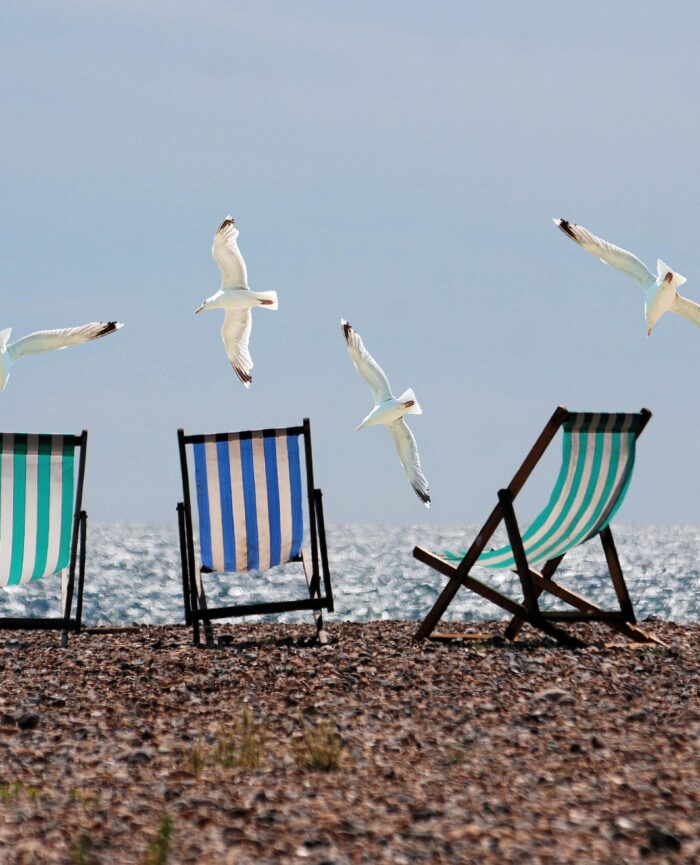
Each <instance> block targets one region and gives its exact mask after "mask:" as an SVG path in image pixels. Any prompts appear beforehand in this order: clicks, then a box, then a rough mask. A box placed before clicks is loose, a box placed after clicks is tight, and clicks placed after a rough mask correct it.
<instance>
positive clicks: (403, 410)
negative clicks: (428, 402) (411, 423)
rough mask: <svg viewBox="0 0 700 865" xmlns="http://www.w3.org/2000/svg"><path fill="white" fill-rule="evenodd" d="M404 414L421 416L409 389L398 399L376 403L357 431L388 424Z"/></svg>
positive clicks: (420, 410)
mask: <svg viewBox="0 0 700 865" xmlns="http://www.w3.org/2000/svg"><path fill="white" fill-rule="evenodd" d="M405 414H423V410H422V409H421V407H420V406H419V405H418V402H417V400H416V396H415V394H414V393H413V391H412V390H411V388H409V389H408V390H406V391H404V392H403V393H402V394H401V396H400V397H393V396H391V397H389V398H388V399H385V400H383V401H382V402H380V403H377V405H375V407H374V408H373V409H372V411H371V412H370V413H369V414H368V415H367V417H366V418H365V419H364V420H363V421H362V423H361V424H360V425H359V426H358V427H357V429H358V430H361V429H364V428H365V427H366V426H376V425H377V424H390V423H393V422H394V421H397V420H398V419H399V418H401V417H403V416H404V415H405Z"/></svg>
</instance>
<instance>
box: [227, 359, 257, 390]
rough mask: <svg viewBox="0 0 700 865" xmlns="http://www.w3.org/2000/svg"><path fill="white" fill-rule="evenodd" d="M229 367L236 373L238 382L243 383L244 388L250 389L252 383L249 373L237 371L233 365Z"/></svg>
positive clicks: (241, 370)
mask: <svg viewBox="0 0 700 865" xmlns="http://www.w3.org/2000/svg"><path fill="white" fill-rule="evenodd" d="M231 366H232V367H233V371H234V372H235V373H236V375H237V376H238V378H240V380H241V381H242V382H243V384H244V385H245V386H246V387H250V383H251V382H252V381H253V376H252V375H251V374H250V373H249V372H246V371H245V370H243V369H238V367H237V366H235V365H234V364H231Z"/></svg>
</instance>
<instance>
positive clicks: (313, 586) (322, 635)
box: [301, 550, 328, 646]
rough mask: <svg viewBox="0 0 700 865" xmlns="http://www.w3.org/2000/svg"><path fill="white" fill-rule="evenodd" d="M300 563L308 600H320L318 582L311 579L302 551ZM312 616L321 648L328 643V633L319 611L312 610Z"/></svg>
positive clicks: (311, 575) (311, 574) (309, 569)
mask: <svg viewBox="0 0 700 865" xmlns="http://www.w3.org/2000/svg"><path fill="white" fill-rule="evenodd" d="M301 562H302V564H303V566H304V576H305V577H306V585H307V586H308V588H309V597H310V598H320V597H321V591H320V585H319V580H318V578H316V579H315V580H314V578H313V572H312V567H311V565H310V564H309V559H308V557H307V556H306V555H304V550H302V551H301ZM311 612H312V613H313V614H314V622H315V624H316V637H317V639H318V642H319V644H320V645H321V646H325V645H327V643H328V632H327V631H326V629H325V627H324V624H323V614H322V613H321V610H320V609H319V610H312V611H311Z"/></svg>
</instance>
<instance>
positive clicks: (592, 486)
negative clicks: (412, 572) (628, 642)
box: [413, 407, 658, 645]
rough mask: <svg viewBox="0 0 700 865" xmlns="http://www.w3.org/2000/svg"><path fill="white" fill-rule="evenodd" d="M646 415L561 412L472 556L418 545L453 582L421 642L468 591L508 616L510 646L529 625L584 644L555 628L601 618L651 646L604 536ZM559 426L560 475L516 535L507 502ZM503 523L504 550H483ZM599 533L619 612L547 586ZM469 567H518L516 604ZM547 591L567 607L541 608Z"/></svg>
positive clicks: (501, 499) (503, 495)
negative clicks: (571, 555) (576, 549)
mask: <svg viewBox="0 0 700 865" xmlns="http://www.w3.org/2000/svg"><path fill="white" fill-rule="evenodd" d="M650 417H651V412H650V411H648V409H642V411H641V412H639V413H638V414H619V413H618V414H603V413H590V412H569V411H567V410H566V409H565V408H562V407H559V408H558V409H557V410H556V411H555V412H554V414H553V415H552V417H551V418H550V420H549V422H548V423H547V425H546V426H545V428H544V430H543V432H542V434H541V435H540V437H539V438H538V440H537V441H536V442H535V445H534V446H533V448H532V450H531V451H530V453H529V454H528V456H527V457H526V458H525V461H524V462H523V464H522V466H521V467H520V469H519V470H518V471H517V472H516V474H515V476H514V477H513V480H512V481H511V482H510V484H509V485H508V486H507V487H506V488H505V489H503V490H500V491H499V493H498V504H497V505H496V507H495V508H494V510H493V511H492V513H491V515H490V516H489V518H488V520H487V521H486V523H485V525H484V527H483V528H482V530H481V531H480V532H479V534H478V535H477V537H476V540H475V541H474V542H473V543H472V545H471V547H470V548H469V549H468V550H461V551H458V552H452V551H448V550H446V551H443V552H440V553H436V552H433V551H430V550H426V549H424V548H422V547H416V548H415V550H414V551H413V555H414V556H415V557H416V558H417V559H420V560H421V561H422V562H425V563H426V564H428V565H430V566H431V567H433V568H435V569H436V570H438V571H440V572H441V573H442V574H444V575H446V576H448V577H449V578H450V582H449V583H448V584H447V586H446V587H445V589H444V590H443V592H442V594H441V595H440V596H439V598H438V599H437V601H436V603H435V605H434V606H433V608H432V610H431V611H430V613H429V614H428V615H427V616H426V618H425V619H424V621H423V623H422V624H421V627H420V628H419V630H418V633H417V635H416V637H417V639H424V638H425V637H428V636H430V635H431V634H433V631H434V628H435V625H436V624H437V622H438V621H439V619H440V618H441V616H442V615H443V614H444V612H445V610H446V609H447V607H448V606H449V604H450V602H451V601H452V598H453V597H454V596H455V594H456V592H457V591H458V589H459V587H460V586H462V585H464V586H467V588H469V589H471V590H472V591H474V592H476V593H477V594H479V595H481V596H482V597H484V598H486V599H487V600H489V601H491V602H492V603H495V604H497V605H498V606H500V607H501V608H502V609H505V610H506V611H507V612H508V613H510V614H511V615H512V616H513V619H512V621H511V623H510V625H509V626H508V628H507V630H506V637H508V638H509V639H514V638H515V636H516V635H517V633H518V631H519V630H520V628H521V627H522V625H523V624H524V622H529V623H530V624H531V625H533V626H535V627H537V628H539V629H541V630H543V631H544V632H545V633H547V634H549V635H550V636H553V637H555V638H556V639H558V640H559V641H560V642H564V643H566V644H569V645H582V643H581V641H580V640H579V639H578V638H577V637H574V636H572V635H570V634H568V633H567V632H566V631H564V630H563V629H561V628H560V627H558V626H557V625H556V624H554V623H555V622H561V621H568V622H576V621H603V622H605V623H607V624H608V625H610V626H611V627H613V628H615V629H616V630H618V631H621V632H622V633H624V634H626V635H627V636H628V637H630V638H631V639H634V640H636V641H641V642H649V641H654V640H653V638H652V637H650V636H649V635H647V634H645V633H644V632H643V631H641V630H640V629H639V628H637V627H636V619H635V615H634V610H633V608H632V602H631V600H630V597H629V593H628V591H627V587H626V585H625V581H624V578H623V575H622V569H621V567H620V562H619V559H618V556H617V551H616V549H615V543H614V541H613V537H612V532H611V530H610V521H611V520H612V518H613V516H614V515H615V513H616V512H617V510H618V508H619V507H620V505H621V504H622V501H623V499H624V497H625V494H626V492H627V488H628V486H629V483H630V480H631V478H632V470H633V468H634V458H635V448H636V442H637V438H638V437H639V435H640V434H641V432H642V430H643V429H644V427H645V426H646V424H647V422H648V421H649V418H650ZM560 427H561V428H562V430H563V437H562V462H561V468H560V470H559V475H558V477H557V480H556V483H555V484H554V488H553V490H552V494H551V496H550V498H549V501H548V503H547V505H546V506H545V508H544V509H543V510H542V512H541V513H540V514H539V515H538V516H537V517H536V518H535V520H534V521H533V522H532V524H531V525H530V526H529V527H528V528H527V529H526V530H525V531H524V532H522V533H521V532H520V529H519V527H518V522H517V520H516V517H515V511H514V509H513V501H514V499H515V497H516V496H517V494H518V492H519V491H520V490H521V488H522V487H523V485H524V484H525V482H526V481H527V479H528V477H529V475H530V473H531V472H532V470H533V469H534V467H535V466H536V465H537V463H538V462H539V460H540V458H541V457H542V455H543V454H544V452H545V450H546V449H547V447H548V445H549V444H550V442H551V441H552V439H553V438H554V436H555V435H556V433H557V431H558V430H559V428H560ZM501 520H503V522H504V523H505V526H506V531H507V534H508V541H509V543H508V544H507V545H506V546H503V547H500V548H498V549H495V550H485V549H484V548H485V546H486V544H487V543H488V541H489V540H490V538H491V536H492V535H493V533H494V531H495V530H496V528H497V526H498V525H499V523H500V522H501ZM596 535H599V536H600V539H601V542H602V544H603V549H604V551H605V557H606V562H607V565H608V570H609V572H610V577H611V579H612V583H613V587H614V589H615V593H616V595H617V598H618V601H619V605H620V609H619V610H614V611H611V610H603V609H601V608H600V607H599V606H598V605H597V604H595V603H593V602H592V601H590V600H588V599H586V598H583V597H581V596H580V595H577V594H575V593H574V592H571V591H569V590H568V589H566V588H564V587H563V586H561V585H560V584H559V583H557V582H556V581H555V580H554V579H553V576H554V573H555V571H556V569H557V568H558V567H559V564H560V563H561V561H562V559H563V558H564V556H565V555H566V553H567V552H568V551H569V550H571V549H572V548H573V547H576V546H578V545H579V544H582V543H584V542H585V541H587V540H589V539H590V538H593V537H595V536H596ZM475 565H478V566H480V567H482V568H493V569H497V568H500V569H512V570H515V571H516V573H517V574H518V577H519V578H520V583H521V586H522V591H523V602H522V604H521V603H517V602H516V601H513V600H512V599H511V598H509V597H508V596H506V595H504V594H502V593H501V592H498V591H496V590H495V589H493V588H491V587H490V586H489V585H487V584H486V583H483V582H481V581H479V580H476V579H475V578H474V577H472V576H471V575H470V571H471V569H472V567H474V566H475ZM536 567H539V568H540V569H539V570H537V569H536ZM543 591H547V592H550V593H551V594H553V595H554V596H555V597H557V598H559V599H560V600H562V601H564V602H565V603H567V604H569V605H570V606H571V607H573V609H570V610H557V611H547V612H543V611H541V610H540V608H539V601H538V599H539V596H540V594H541V593H542V592H543ZM435 636H438V635H437V634H436V635H435ZM655 642H658V641H655Z"/></svg>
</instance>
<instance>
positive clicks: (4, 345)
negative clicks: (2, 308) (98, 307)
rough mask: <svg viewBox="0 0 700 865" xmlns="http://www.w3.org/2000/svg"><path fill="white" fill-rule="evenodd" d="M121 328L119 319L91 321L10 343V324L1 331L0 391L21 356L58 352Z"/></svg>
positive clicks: (46, 331) (34, 334)
mask: <svg viewBox="0 0 700 865" xmlns="http://www.w3.org/2000/svg"><path fill="white" fill-rule="evenodd" d="M120 327H123V325H122V323H121V322H119V321H107V322H103V321H93V322H91V323H90V324H83V325H81V326H80V327H66V328H63V329H62V330H38V331H36V333H30V334H29V335H28V336H23V337H22V338H21V339H18V340H17V341H16V342H10V334H11V333H12V328H11V327H8V328H5V330H0V391H2V390H5V387H6V385H7V381H8V379H9V378H10V367H11V366H12V364H13V363H14V362H15V361H17V360H19V359H20V358H21V357H25V356H26V355H29V354H39V353H41V352H44V351H60V350H61V349H63V348H68V346H69V345H80V343H82V342H90V340H93V339H99V338H100V337H101V336H106V335H107V334H108V333H113V332H114V331H115V330H119V328H120Z"/></svg>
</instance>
